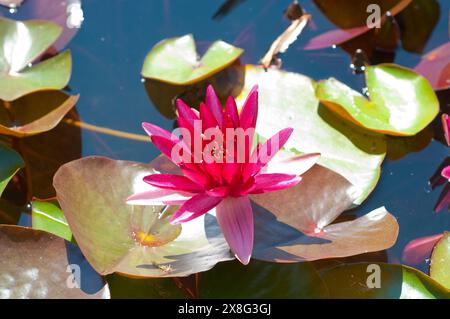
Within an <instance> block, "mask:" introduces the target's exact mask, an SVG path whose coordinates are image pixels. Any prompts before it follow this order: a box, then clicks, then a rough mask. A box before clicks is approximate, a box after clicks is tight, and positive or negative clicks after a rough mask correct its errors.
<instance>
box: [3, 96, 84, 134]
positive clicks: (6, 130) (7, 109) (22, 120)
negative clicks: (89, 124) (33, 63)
mask: <svg viewBox="0 0 450 319" xmlns="http://www.w3.org/2000/svg"><path fill="white" fill-rule="evenodd" d="M78 98H79V95H75V96H70V95H67V94H65V93H63V92H61V91H45V92H37V93H32V94H28V95H26V96H24V97H22V98H20V99H18V100H15V101H13V102H5V101H1V100H0V103H1V105H0V134H6V135H11V136H15V137H25V136H31V135H35V134H38V133H42V132H46V131H49V130H51V129H53V128H54V127H55V126H57V125H58V123H59V122H60V121H61V119H62V118H63V117H64V116H65V115H66V114H67V113H68V112H69V111H70V110H71V109H72V108H73V107H74V105H75V104H76V103H77V101H78Z"/></svg>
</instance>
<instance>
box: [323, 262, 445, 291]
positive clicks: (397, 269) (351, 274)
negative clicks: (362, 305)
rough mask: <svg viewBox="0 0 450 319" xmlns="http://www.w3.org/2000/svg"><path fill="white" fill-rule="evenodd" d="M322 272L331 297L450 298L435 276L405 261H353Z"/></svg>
mask: <svg viewBox="0 0 450 319" xmlns="http://www.w3.org/2000/svg"><path fill="white" fill-rule="evenodd" d="M320 275H321V277H322V280H323V281H324V282H325V284H326V285H327V287H328V290H329V292H330V297H331V298H361V299H374V298H380V299H436V298H438V299H439V298H445V299H448V298H450V292H448V291H447V290H446V289H445V288H444V287H443V286H441V285H440V284H439V283H437V282H436V281H434V280H433V279H432V278H430V277H429V276H427V275H425V274H424V273H422V272H420V271H418V270H416V269H414V268H410V267H407V266H402V265H390V264H383V263H377V264H368V263H360V264H350V265H343V266H338V267H335V268H332V269H327V270H324V271H321V272H320Z"/></svg>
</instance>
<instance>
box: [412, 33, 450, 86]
mask: <svg viewBox="0 0 450 319" xmlns="http://www.w3.org/2000/svg"><path fill="white" fill-rule="evenodd" d="M415 70H416V71H417V72H419V73H420V74H422V75H423V76H424V77H426V78H427V79H428V80H429V81H430V83H431V85H432V86H433V88H434V89H436V90H445V89H448V88H450V42H447V43H445V44H443V45H441V46H439V47H438V48H436V49H434V50H432V51H431V52H429V53H428V54H426V55H425V56H424V57H423V58H422V61H421V62H420V63H419V64H418V65H417V66H416V67H415Z"/></svg>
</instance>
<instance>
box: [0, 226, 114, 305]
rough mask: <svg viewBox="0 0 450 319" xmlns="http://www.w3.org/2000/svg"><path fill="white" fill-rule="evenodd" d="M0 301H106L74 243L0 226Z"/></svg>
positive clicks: (103, 289) (106, 291)
mask: <svg viewBox="0 0 450 319" xmlns="http://www.w3.org/2000/svg"><path fill="white" fill-rule="evenodd" d="M0 298H2V299H5V298H6V299H9V298H11V299H19V298H31V299H44V298H45V299H49V298H52V299H58V298H77V299H79V298H94V299H105V298H109V289H108V286H107V285H105V283H104V281H103V279H102V278H101V277H100V276H99V275H98V274H97V273H96V272H95V271H94V270H93V269H92V268H91V267H90V265H89V264H88V263H87V262H86V260H85V259H84V257H83V255H82V254H81V252H80V251H79V249H78V248H77V247H76V246H74V245H73V244H71V243H69V242H67V241H65V240H64V239H62V238H59V237H57V236H54V235H52V234H49V233H46V232H43V231H40V230H34V229H30V228H25V227H18V226H7V225H0Z"/></svg>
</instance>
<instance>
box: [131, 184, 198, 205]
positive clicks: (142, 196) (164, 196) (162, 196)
mask: <svg viewBox="0 0 450 319" xmlns="http://www.w3.org/2000/svg"><path fill="white" fill-rule="evenodd" d="M194 195H195V194H193V193H189V192H180V191H176V190H173V189H162V188H158V187H154V186H151V188H150V189H149V190H147V191H145V192H141V193H136V194H133V195H131V196H130V197H128V198H127V204H130V205H142V206H151V205H181V204H184V202H186V201H187V200H188V199H190V198H191V197H192V196H194Z"/></svg>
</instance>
